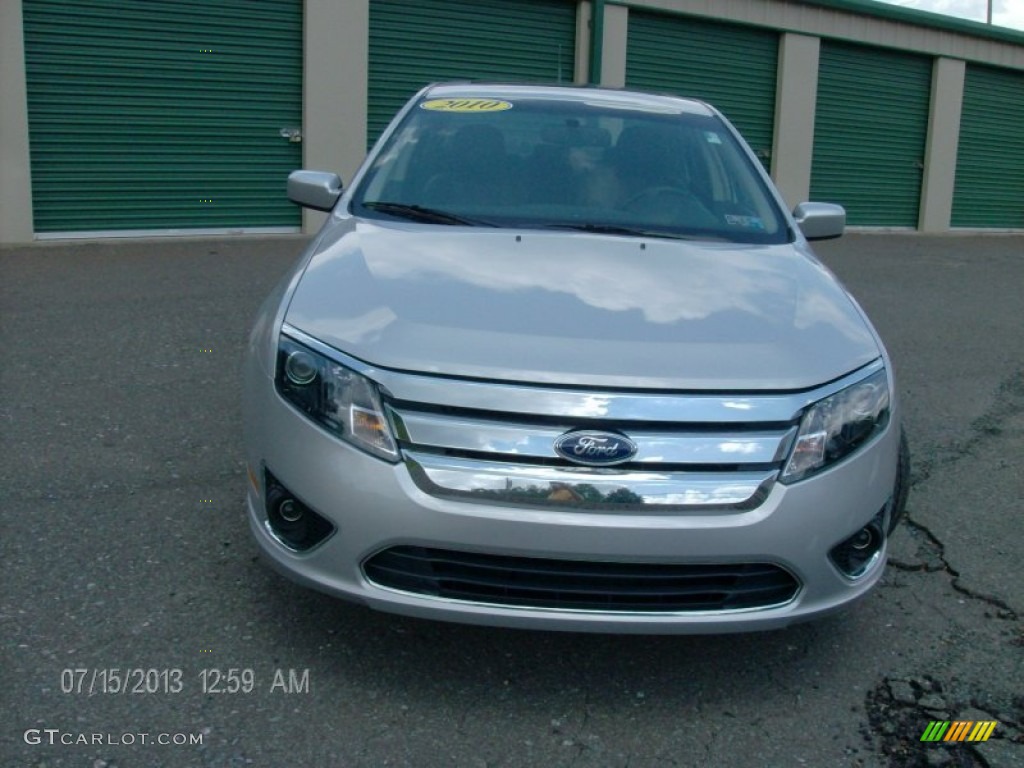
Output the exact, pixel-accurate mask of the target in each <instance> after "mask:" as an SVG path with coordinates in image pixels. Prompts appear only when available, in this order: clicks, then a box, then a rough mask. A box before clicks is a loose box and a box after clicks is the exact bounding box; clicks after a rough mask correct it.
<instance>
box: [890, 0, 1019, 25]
mask: <svg viewBox="0 0 1024 768" xmlns="http://www.w3.org/2000/svg"><path fill="white" fill-rule="evenodd" d="M880 1H881V2H883V3H889V4H891V5H902V6H903V7H904V8H917V9H918V10H921V11H932V12H933V13H946V14H949V15H950V16H959V17H960V18H961V19H972V20H974V21H985V19H986V16H987V14H988V0H880ZM992 23H993V24H997V25H999V26H1003V27H1013V28H1014V29H1021V30H1024V0H992Z"/></svg>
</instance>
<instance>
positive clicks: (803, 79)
mask: <svg viewBox="0 0 1024 768" xmlns="http://www.w3.org/2000/svg"><path fill="white" fill-rule="evenodd" d="M820 49H821V40H820V38H817V37H808V36H807V35H795V34H793V33H791V32H787V33H785V34H783V35H782V36H781V37H780V39H779V71H778V72H779V73H778V81H777V84H776V88H775V134H774V139H773V144H772V179H774V181H775V185H776V186H777V187H778V188H779V192H781V193H782V198H783V199H784V200H785V201H786V204H787V205H788V206H789V207H790V209H792V208H794V207H795V206H796V205H798V204H799V203H802V202H804V201H806V200H809V199H810V194H811V158H812V157H813V155H814V109H815V106H816V104H817V95H818V53H819V51H820Z"/></svg>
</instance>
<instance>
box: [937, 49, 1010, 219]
mask: <svg viewBox="0 0 1024 768" xmlns="http://www.w3.org/2000/svg"><path fill="white" fill-rule="evenodd" d="M953 226H954V227H996V228H1012V229H1024V72H1016V71H1013V70H1009V69H993V68H990V67H982V66H977V65H974V64H969V65H968V66H967V73H966V77H965V82H964V105H963V114H962V116H961V118H960V148H959V151H958V152H957V163H956V186H955V187H954V192H953Z"/></svg>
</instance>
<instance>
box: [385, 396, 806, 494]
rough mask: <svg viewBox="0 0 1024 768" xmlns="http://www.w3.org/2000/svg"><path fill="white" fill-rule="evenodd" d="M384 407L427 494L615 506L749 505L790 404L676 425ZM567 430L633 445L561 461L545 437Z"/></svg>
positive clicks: (781, 450) (760, 487) (792, 428)
mask: <svg viewBox="0 0 1024 768" xmlns="http://www.w3.org/2000/svg"><path fill="white" fill-rule="evenodd" d="M496 389H498V390H500V389H501V387H496ZM560 396H561V397H562V398H563V399H564V398H565V397H566V396H567V393H560ZM588 396H590V395H587V394H582V393H581V394H579V395H578V397H581V398H582V397H588ZM676 399H677V401H681V400H682V398H676ZM663 400H664V401H668V400H669V398H663ZM388 408H389V415H390V419H391V422H392V425H393V426H394V429H395V435H396V437H397V438H398V440H399V443H400V445H401V447H402V451H403V456H404V458H405V461H406V465H407V466H408V468H409V471H410V473H411V475H412V477H413V479H414V480H415V482H416V483H417V485H418V486H419V487H420V488H421V489H423V490H424V491H426V492H427V493H430V494H431V495H434V496H439V497H446V498H455V499H462V500H472V501H478V502H479V501H487V502H488V503H509V504H516V505H527V506H561V507H565V506H569V507H572V506H575V507H578V508H586V509H607V510H615V511H620V512H621V511H628V510H634V511H640V510H643V511H645V512H655V513H657V512H666V511H678V510H687V509H689V510H704V511H707V510H743V509H751V508H753V507H756V506H757V505H759V504H760V503H761V502H762V501H763V500H764V498H765V497H766V496H767V494H768V492H769V491H770V490H771V487H772V485H773V484H774V482H775V479H776V478H777V476H778V473H779V471H780V469H781V467H782V463H783V462H784V461H785V458H786V455H787V454H788V452H789V449H790V447H791V445H792V442H793V439H794V437H795V435H796V430H797V427H796V421H795V418H794V414H793V412H792V411H790V412H789V413H788V414H787V416H788V418H787V420H785V421H773V422H761V423H752V424H751V423H743V422H733V423H724V424H723V423H711V424H709V423H683V424H680V423H672V422H668V423H666V421H664V420H663V416H662V415H661V414H660V413H655V414H652V415H654V416H655V419H652V420H647V421H643V420H629V421H613V422H608V421H604V420H596V419H592V418H584V419H579V418H571V417H561V418H559V417H555V416H551V415H543V416H534V417H530V416H529V415H526V414H522V413H503V412H483V411H479V410H476V409H460V408H453V407H450V406H448V407H444V408H437V407H431V406H425V405H422V404H416V403H396V402H391V403H390V404H389V406H388ZM568 410H569V412H572V411H573V409H572V408H569V409H568ZM575 429H604V430H609V431H614V432H616V433H619V434H622V435H624V436H626V437H628V438H629V440H631V441H632V442H633V443H634V444H635V445H636V446H637V452H636V455H635V456H633V458H632V459H631V460H630V461H629V462H628V463H624V464H618V465H616V466H614V467H590V466H581V465H580V464H579V463H574V462H571V461H569V460H567V459H565V458H563V457H562V456H560V455H559V454H558V453H557V452H556V451H555V442H556V441H557V440H558V438H559V437H560V436H561V435H564V434H565V433H566V432H569V431H572V430H575Z"/></svg>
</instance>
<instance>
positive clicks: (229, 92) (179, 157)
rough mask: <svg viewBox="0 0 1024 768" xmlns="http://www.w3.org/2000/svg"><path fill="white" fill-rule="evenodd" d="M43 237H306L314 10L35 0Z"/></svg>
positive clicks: (287, 0)
mask: <svg viewBox="0 0 1024 768" xmlns="http://www.w3.org/2000/svg"><path fill="white" fill-rule="evenodd" d="M23 3H24V5H23V8H24V19H25V21H24V25H25V59H26V69H27V84H28V109H29V137H30V145H31V157H32V203H33V208H34V212H35V230H36V232H38V233H47V232H50V233H53V232H96V231H125V230H165V231H166V230H181V229H214V230H223V229H235V228H252V229H262V228H274V229H280V228H285V229H293V228H296V227H298V226H299V224H300V216H299V212H298V209H297V208H296V206H294V205H292V204H290V203H289V202H288V201H287V199H286V198H285V179H286V177H287V175H288V173H289V172H290V171H293V170H295V169H296V168H300V167H301V166H302V153H301V144H299V143H297V142H291V141H289V139H288V138H286V137H283V136H282V135H281V133H282V129H289V128H299V127H300V125H301V122H300V116H301V114H302V2H301V0H148V1H147V2H139V0H23Z"/></svg>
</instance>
